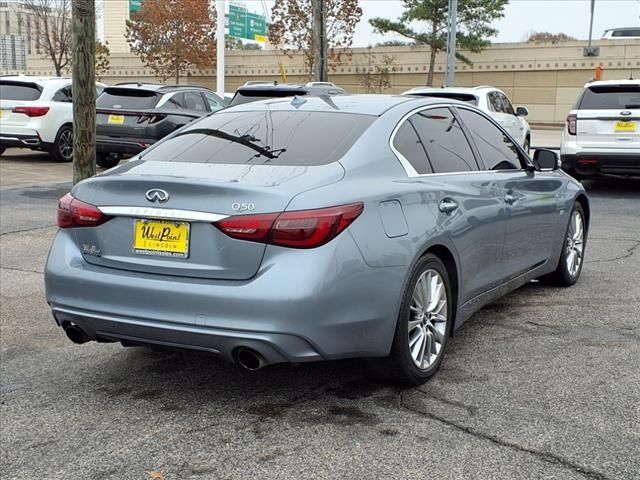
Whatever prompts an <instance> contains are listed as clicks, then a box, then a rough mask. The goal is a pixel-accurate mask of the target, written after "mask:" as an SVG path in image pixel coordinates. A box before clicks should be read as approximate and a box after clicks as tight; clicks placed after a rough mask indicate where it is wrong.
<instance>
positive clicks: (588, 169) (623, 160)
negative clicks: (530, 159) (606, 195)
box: [561, 151, 640, 177]
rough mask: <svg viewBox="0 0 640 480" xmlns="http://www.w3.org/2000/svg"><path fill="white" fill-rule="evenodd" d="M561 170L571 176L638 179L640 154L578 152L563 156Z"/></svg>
mask: <svg viewBox="0 0 640 480" xmlns="http://www.w3.org/2000/svg"><path fill="white" fill-rule="evenodd" d="M561 159H562V169H563V170H564V171H565V172H567V173H569V174H572V175H577V176H579V177H589V176H596V175H609V176H628V177H640V152H619V153H611V152H610V151H609V152H591V151H590V152H580V153H576V154H563V155H561Z"/></svg>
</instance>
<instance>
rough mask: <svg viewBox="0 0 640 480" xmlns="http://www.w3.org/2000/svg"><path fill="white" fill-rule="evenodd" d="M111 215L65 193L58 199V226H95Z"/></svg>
mask: <svg viewBox="0 0 640 480" xmlns="http://www.w3.org/2000/svg"><path fill="white" fill-rule="evenodd" d="M110 218H111V217H109V216H107V215H105V214H104V213H102V212H101V211H100V210H99V209H98V207H96V206H94V205H91V204H89V203H85V202H83V201H81V200H78V199H77V198H75V197H73V195H71V194H70V193H67V194H66V195H65V196H64V197H62V198H61V199H60V200H59V201H58V227H60V228H73V227H97V226H98V225H102V224H103V223H104V222H106V221H107V220H109V219H110Z"/></svg>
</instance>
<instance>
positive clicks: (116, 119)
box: [107, 114, 124, 125]
mask: <svg viewBox="0 0 640 480" xmlns="http://www.w3.org/2000/svg"><path fill="white" fill-rule="evenodd" d="M107 122H108V123H109V125H124V115H111V114H110V115H109V119H108V120H107Z"/></svg>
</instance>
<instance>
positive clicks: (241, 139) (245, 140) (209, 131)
mask: <svg viewBox="0 0 640 480" xmlns="http://www.w3.org/2000/svg"><path fill="white" fill-rule="evenodd" d="M196 134H200V135H208V136H210V137H216V138H222V139H223V140H229V141H230V142H233V143H239V144H240V145H244V146H245V147H247V148H250V149H251V150H254V151H256V152H258V153H259V154H260V155H264V156H265V157H267V158H269V159H274V158H278V156H279V155H274V154H273V153H272V152H274V151H275V152H278V153H282V152H280V151H276V150H271V147H261V146H260V145H256V144H255V143H253V142H256V141H260V140H259V139H258V138H256V137H254V136H253V135H231V134H229V133H226V132H223V131H222V130H217V129H215V128H194V129H193V130H185V131H184V132H180V133H178V134H176V135H175V137H182V136H183V135H196ZM175 137H174V138H175Z"/></svg>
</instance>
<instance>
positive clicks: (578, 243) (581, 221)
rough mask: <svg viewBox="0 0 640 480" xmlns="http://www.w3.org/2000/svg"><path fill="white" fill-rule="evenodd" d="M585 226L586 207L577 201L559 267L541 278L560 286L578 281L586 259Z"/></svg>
mask: <svg viewBox="0 0 640 480" xmlns="http://www.w3.org/2000/svg"><path fill="white" fill-rule="evenodd" d="M585 226H586V222H585V217H584V209H583V208H582V205H580V204H579V203H576V204H575V205H574V207H573V210H572V211H571V218H570V219H569V225H568V226H567V233H566V234H565V237H564V243H563V244H562V253H561V254H560V261H559V262H558V268H556V271H555V272H553V273H550V274H549V275H546V276H544V277H542V278H541V280H543V281H545V282H547V283H550V284H552V285H557V286H560V287H570V286H571V285H573V284H574V283H576V282H577V281H578V278H579V277H580V273H581V272H582V262H583V259H584V247H585V240H586V230H585V228H586V227H585Z"/></svg>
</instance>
